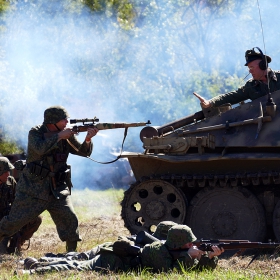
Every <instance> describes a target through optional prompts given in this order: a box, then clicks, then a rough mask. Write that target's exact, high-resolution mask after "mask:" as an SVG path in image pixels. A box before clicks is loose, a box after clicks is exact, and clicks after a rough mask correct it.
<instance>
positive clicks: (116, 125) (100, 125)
mask: <svg viewBox="0 0 280 280" xmlns="http://www.w3.org/2000/svg"><path fill="white" fill-rule="evenodd" d="M147 124H150V121H148V122H138V123H98V124H87V125H79V126H78V125H75V126H73V127H72V131H74V132H85V131H87V130H88V128H94V127H96V128H97V129H98V130H105V129H115V128H128V127H138V126H145V125H147Z"/></svg>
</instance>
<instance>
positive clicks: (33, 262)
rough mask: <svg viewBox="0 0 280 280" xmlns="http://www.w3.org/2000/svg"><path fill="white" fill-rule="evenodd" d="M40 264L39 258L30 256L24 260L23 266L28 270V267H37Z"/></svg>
mask: <svg viewBox="0 0 280 280" xmlns="http://www.w3.org/2000/svg"><path fill="white" fill-rule="evenodd" d="M38 264H39V262H38V260H37V259H35V258H31V257H28V258H26V259H25V260H24V264H23V266H24V269H25V270H28V269H35V268H36V267H37V266H38Z"/></svg>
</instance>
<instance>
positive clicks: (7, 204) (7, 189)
mask: <svg viewBox="0 0 280 280" xmlns="http://www.w3.org/2000/svg"><path fill="white" fill-rule="evenodd" d="M16 184H17V183H16V180H15V179H14V177H12V176H9V177H8V179H7V181H6V183H2V184H1V185H0V219H2V218H3V217H4V216H6V215H8V213H9V212H10V209H11V205H12V203H13V201H14V199H15V192H16Z"/></svg>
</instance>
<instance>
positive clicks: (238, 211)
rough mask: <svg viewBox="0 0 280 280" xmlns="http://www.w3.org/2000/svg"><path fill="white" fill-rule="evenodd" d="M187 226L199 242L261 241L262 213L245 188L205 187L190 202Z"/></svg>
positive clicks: (254, 199) (256, 201)
mask: <svg viewBox="0 0 280 280" xmlns="http://www.w3.org/2000/svg"><path fill="white" fill-rule="evenodd" d="M186 220H187V225H189V226H190V227H191V228H192V230H193V232H194V234H195V235H196V237H197V238H199V239H201V238H204V239H210V238H211V239H245V240H250V241H263V239H264V237H265V233H266V223H265V215H264V210H263V207H262V205H261V203H260V202H259V201H258V200H257V198H256V197H255V196H254V195H253V194H252V193H251V192H250V191H249V190H247V189H246V188H235V187H234V188H214V189H213V188H205V189H203V190H201V191H200V192H198V193H197V194H196V195H195V196H194V198H193V199H192V200H191V202H190V206H189V208H188V214H187V219H186Z"/></svg>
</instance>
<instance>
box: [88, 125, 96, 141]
mask: <svg viewBox="0 0 280 280" xmlns="http://www.w3.org/2000/svg"><path fill="white" fill-rule="evenodd" d="M97 132H98V129H97V128H96V127H94V128H91V127H90V128H88V130H87V135H86V139H85V140H86V141H87V142H88V141H90V139H91V138H92V137H94V136H95V135H96V134H97Z"/></svg>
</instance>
